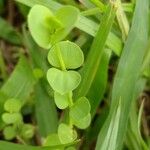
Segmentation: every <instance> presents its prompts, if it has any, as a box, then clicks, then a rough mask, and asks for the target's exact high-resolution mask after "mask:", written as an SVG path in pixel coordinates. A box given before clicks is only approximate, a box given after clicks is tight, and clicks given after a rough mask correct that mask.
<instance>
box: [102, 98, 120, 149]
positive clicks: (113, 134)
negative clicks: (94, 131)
mask: <svg viewBox="0 0 150 150" xmlns="http://www.w3.org/2000/svg"><path fill="white" fill-rule="evenodd" d="M120 114H121V99H120V101H119V104H118V106H117V107H116V109H114V113H113V115H112V118H111V122H110V125H109V128H108V131H107V134H106V135H104V142H103V144H102V145H101V150H116V145H117V144H118V142H117V134H118V130H119V121H120V116H121V115H120Z"/></svg>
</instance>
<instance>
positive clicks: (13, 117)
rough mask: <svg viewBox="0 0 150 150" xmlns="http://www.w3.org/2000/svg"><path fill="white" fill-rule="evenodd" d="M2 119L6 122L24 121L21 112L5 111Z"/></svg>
mask: <svg viewBox="0 0 150 150" xmlns="http://www.w3.org/2000/svg"><path fill="white" fill-rule="evenodd" d="M2 119H3V121H4V122H5V123H6V124H15V123H19V122H22V115H21V114H20V113H12V114H10V113H3V115H2Z"/></svg>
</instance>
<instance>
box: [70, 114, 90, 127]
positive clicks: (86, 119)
mask: <svg viewBox="0 0 150 150" xmlns="http://www.w3.org/2000/svg"><path fill="white" fill-rule="evenodd" d="M72 122H73V124H74V125H75V126H77V127H78V128H79V129H86V128H87V127H88V126H89V125H90V123H91V114H90V113H89V114H88V115H87V116H85V117H84V118H82V119H80V120H72Z"/></svg>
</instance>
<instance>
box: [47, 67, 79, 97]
mask: <svg viewBox="0 0 150 150" xmlns="http://www.w3.org/2000/svg"><path fill="white" fill-rule="evenodd" d="M47 79H48V82H49V84H50V85H51V87H52V88H53V89H54V91H56V92H58V93H60V94H65V93H68V92H70V91H72V90H74V89H75V88H76V87H77V86H78V85H79V83H80V81H81V77H80V74H79V73H78V72H76V71H61V70H58V69H55V68H51V69H49V70H48V72H47Z"/></svg>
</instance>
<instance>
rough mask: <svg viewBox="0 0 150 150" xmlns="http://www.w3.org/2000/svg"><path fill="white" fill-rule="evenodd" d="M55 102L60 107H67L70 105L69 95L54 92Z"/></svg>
mask: <svg viewBox="0 0 150 150" xmlns="http://www.w3.org/2000/svg"><path fill="white" fill-rule="evenodd" d="M54 100H55V104H56V105H57V107H58V108H59V109H65V108H67V107H68V106H69V96H68V93H67V94H63V95H62V94H60V93H58V92H55V93H54Z"/></svg>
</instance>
